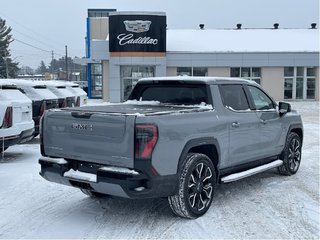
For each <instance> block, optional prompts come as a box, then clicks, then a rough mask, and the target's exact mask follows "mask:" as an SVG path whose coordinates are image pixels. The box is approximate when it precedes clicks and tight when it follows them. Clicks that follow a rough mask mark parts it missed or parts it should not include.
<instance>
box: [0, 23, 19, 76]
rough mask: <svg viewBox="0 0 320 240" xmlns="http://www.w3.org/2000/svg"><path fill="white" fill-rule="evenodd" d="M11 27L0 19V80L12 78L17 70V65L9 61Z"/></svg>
mask: <svg viewBox="0 0 320 240" xmlns="http://www.w3.org/2000/svg"><path fill="white" fill-rule="evenodd" d="M11 30H12V29H11V27H7V26H6V21H5V20H3V19H2V18H1V17H0V78H7V77H9V78H14V77H16V75H17V72H18V70H19V68H18V63H16V62H13V61H12V59H11V54H10V49H9V44H10V43H11V42H12V41H13V39H12V35H11V34H10V32H11Z"/></svg>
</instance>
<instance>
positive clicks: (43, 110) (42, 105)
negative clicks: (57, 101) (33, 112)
mask: <svg viewBox="0 0 320 240" xmlns="http://www.w3.org/2000/svg"><path fill="white" fill-rule="evenodd" d="M45 111H46V102H45V101H43V102H42V104H41V107H40V114H39V116H40V117H41V116H43V114H44V112H45Z"/></svg>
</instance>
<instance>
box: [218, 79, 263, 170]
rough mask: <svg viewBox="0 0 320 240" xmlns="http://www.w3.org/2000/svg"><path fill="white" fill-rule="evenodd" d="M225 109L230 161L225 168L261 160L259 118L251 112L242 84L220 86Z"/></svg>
mask: <svg viewBox="0 0 320 240" xmlns="http://www.w3.org/2000/svg"><path fill="white" fill-rule="evenodd" d="M219 89H220V94H221V98H222V102H223V105H224V108H225V111H224V112H225V114H224V117H225V118H224V121H225V123H226V127H227V128H228V133H229V148H228V149H229V151H228V160H227V163H226V165H225V166H223V167H232V166H236V165H239V164H244V163H247V162H250V161H254V160H256V159H259V158H260V156H261V152H260V147H261V145H260V141H259V139H260V136H259V134H260V133H259V124H260V122H259V118H258V116H257V114H256V113H255V111H251V109H250V107H249V101H248V99H247V96H246V94H245V91H244V86H243V85H241V84H225V85H219Z"/></svg>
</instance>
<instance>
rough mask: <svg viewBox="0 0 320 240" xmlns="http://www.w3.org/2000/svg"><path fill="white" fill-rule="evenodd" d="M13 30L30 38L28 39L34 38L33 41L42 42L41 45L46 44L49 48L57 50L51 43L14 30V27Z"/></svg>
mask: <svg viewBox="0 0 320 240" xmlns="http://www.w3.org/2000/svg"><path fill="white" fill-rule="evenodd" d="M13 31H14V32H17V33H19V34H21V35H23V36H25V37H27V38H30V39H32V40H34V41H36V42H39V43H41V44H43V45H46V46H48V47H50V48H53V49H54V50H56V51H57V48H55V47H53V45H51V44H48V43H45V42H42V41H40V40H38V39H36V38H34V37H31V36H29V35H28V34H25V33H22V32H19V31H18V30H16V29H13Z"/></svg>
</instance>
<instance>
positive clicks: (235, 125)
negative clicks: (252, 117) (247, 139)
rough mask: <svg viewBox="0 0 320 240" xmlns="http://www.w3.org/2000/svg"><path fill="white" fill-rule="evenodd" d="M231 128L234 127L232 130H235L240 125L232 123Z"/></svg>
mask: <svg viewBox="0 0 320 240" xmlns="http://www.w3.org/2000/svg"><path fill="white" fill-rule="evenodd" d="M231 126H232V127H234V128H237V127H239V126H240V123H239V122H233V123H232V124H231Z"/></svg>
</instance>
